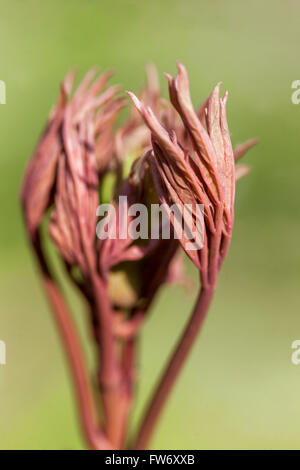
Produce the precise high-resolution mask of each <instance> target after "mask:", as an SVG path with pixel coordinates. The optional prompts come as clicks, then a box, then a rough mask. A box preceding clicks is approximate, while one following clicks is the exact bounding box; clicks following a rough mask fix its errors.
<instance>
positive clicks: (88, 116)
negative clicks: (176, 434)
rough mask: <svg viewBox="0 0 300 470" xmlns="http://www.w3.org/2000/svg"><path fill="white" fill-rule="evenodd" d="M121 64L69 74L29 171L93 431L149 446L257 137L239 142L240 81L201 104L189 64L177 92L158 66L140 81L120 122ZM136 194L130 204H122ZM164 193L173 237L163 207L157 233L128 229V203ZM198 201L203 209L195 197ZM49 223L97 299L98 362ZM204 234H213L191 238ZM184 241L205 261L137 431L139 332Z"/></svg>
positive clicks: (160, 198) (33, 206)
mask: <svg viewBox="0 0 300 470" xmlns="http://www.w3.org/2000/svg"><path fill="white" fill-rule="evenodd" d="M110 77H111V72H105V73H103V74H102V75H100V76H98V72H97V70H96V69H93V70H91V71H90V72H88V73H87V75H86V76H85V77H84V78H83V80H82V81H81V83H80V84H79V86H78V87H77V89H75V90H74V91H73V88H74V87H73V83H74V79H75V72H74V71H70V72H69V73H68V74H67V76H66V78H65V79H64V81H63V82H62V84H61V87H60V92H59V96H58V99H57V103H56V105H55V106H54V108H53V110H52V111H51V113H50V115H49V119H48V122H47V123H46V126H45V129H44V131H43V133H42V136H41V138H40V140H39V142H38V145H37V147H36V150H35V152H34V154H33V156H32V158H31V160H30V162H29V165H28V167H27V170H26V172H25V176H24V181H23V185H22V191H21V202H22V207H23V213H24V220H25V225H26V228H27V232H28V237H29V240H30V242H31V246H32V248H33V251H34V253H35V255H36V260H37V263H38V265H39V268H40V275H41V279H42V283H43V286H44V289H45V293H46V296H47V298H48V301H49V303H50V307H51V309H52V312H53V315H54V317H55V319H56V324H57V327H58V329H59V332H60V335H61V338H62V342H63V344H64V347H65V350H66V354H67V358H68V361H69V366H70V369H71V371H72V375H73V381H74V389H75V391H76V396H77V402H78V410H79V415H80V418H81V427H82V431H83V434H84V436H85V438H86V441H87V444H88V445H89V447H90V448H94V449H123V448H126V447H128V446H131V447H133V448H146V447H147V446H148V445H149V441H150V438H151V436H152V434H153V431H154V429H155V425H156V423H157V420H158V418H159V416H160V413H161V410H162V409H163V407H164V405H165V403H166V400H167V398H168V396H169V394H170V391H171V388H172V386H173V384H174V382H175V379H176V378H177V376H178V374H179V372H180V370H181V368H182V366H183V364H184V362H185V360H186V357H187V355H188V352H189V350H190V348H191V346H192V344H193V342H194V340H195V338H196V336H197V334H198V332H199V330H200V327H201V326H202V323H203V320H204V317H205V315H206V313H207V311H208V308H209V305H210V301H211V298H212V295H213V292H214V289H215V286H216V282H217V277H218V272H219V269H220V267H221V265H222V263H223V261H224V259H225V257H226V255H227V252H228V247H229V243H230V240H231V234H232V228H233V221H234V198H235V181H236V179H238V178H240V177H241V176H243V175H245V174H246V173H247V172H248V167H247V166H245V165H239V164H238V165H237V164H236V162H237V160H239V159H240V158H241V157H242V155H243V154H244V153H245V152H246V151H247V150H248V149H250V148H251V147H252V146H253V145H254V144H255V143H256V141H255V140H254V139H253V140H250V141H248V142H246V143H244V144H241V145H239V146H237V147H236V148H235V149H234V150H233V149H232V144H231V138H230V133H229V129H228V123H227V117H226V104H227V99H228V93H227V92H226V93H225V95H224V96H223V97H221V96H220V84H217V85H216V87H215V88H214V89H213V91H212V93H211V95H210V96H209V97H208V98H207V99H206V100H204V102H203V103H202V104H201V105H200V106H199V107H198V108H197V109H195V108H194V106H193V104H192V100H191V97H190V91H189V82H188V75H187V72H186V70H185V68H184V66H183V65H182V64H180V63H179V64H178V74H177V76H176V78H173V77H172V76H171V75H169V74H166V77H167V80H168V84H169V95H170V102H169V101H167V100H165V99H163V98H162V97H161V96H160V88H159V81H158V76H157V72H156V69H155V68H154V67H153V66H149V67H148V68H147V81H146V85H145V86H144V87H143V88H142V89H141V90H140V92H139V93H137V96H136V95H134V94H133V93H129V95H130V97H131V99H132V101H133V106H131V107H130V109H129V112H128V113H127V117H126V119H125V121H123V124H121V125H119V126H118V125H117V123H118V122H119V116H120V112H121V111H122V110H123V108H124V107H125V106H126V105H127V104H128V100H127V99H126V95H123V94H120V92H121V88H120V87H118V86H109V85H108V81H109V79H110ZM122 198H123V199H122ZM124 198H125V199H126V204H121V203H120V201H122V200H124ZM103 203H106V204H110V205H111V206H112V207H113V208H114V214H115V222H116V224H115V227H114V236H113V237H110V236H107V237H105V238H103V239H102V238H101V237H100V238H99V237H97V236H96V227H97V224H98V223H99V217H102V216H103V214H102V213H100V212H99V204H103ZM159 203H160V204H163V206H164V208H165V212H166V214H165V215H166V217H167V218H168V219H169V222H170V227H171V228H170V235H171V236H170V237H169V239H166V238H165V237H164V236H163V224H162V222H161V221H160V220H159V221H158V223H157V227H158V228H157V229H156V232H157V234H158V236H156V237H155V238H151V233H152V232H153V230H152V231H151V229H153V220H147V231H148V232H149V237H146V236H145V237H143V240H137V239H135V238H133V237H132V236H131V233H130V231H129V230H127V229H125V232H124V224H125V223H126V227H128V226H129V225H130V222H132V212H131V210H130V208H132V207H133V206H134V205H135V204H144V205H145V207H147V208H149V209H150V208H151V207H152V206H153V205H154V204H155V205H157V204H159ZM174 204H175V205H176V207H177V208H178V210H179V214H180V216H181V219H180V222H178V219H177V218H176V216H175V215H174V211H173V210H172V207H173V205H174ZM199 205H201V206H202V207H203V208H204V218H203V217H201V218H200V216H199V213H198V212H197V210H196V208H197V207H198V206H199ZM186 208H188V210H186ZM156 222H157V221H156ZM182 224H184V226H185V227H187V228H188V232H189V233H190V234H192V236H188V235H187V231H183V232H182V233H183V236H181V237H180V236H178V232H179V229H181V228H182V227H181V225H182ZM44 225H47V228H48V233H49V235H50V237H51V239H52V241H53V243H54V244H55V246H56V248H57V253H58V256H59V257H60V258H61V260H62V261H63V263H62V264H63V268H64V271H65V275H66V276H67V277H68V279H69V281H70V282H71V283H72V284H73V286H74V288H75V289H77V290H78V292H79V294H80V295H81V296H82V297H83V298H84V299H85V305H86V306H87V311H88V318H89V325H90V329H91V331H92V336H91V341H92V342H93V343H94V346H95V351H96V364H97V369H96V370H94V371H90V370H89V369H88V367H87V361H86V359H85V354H84V351H83V348H82V345H81V341H80V339H79V335H78V332H77V329H76V327H75V325H74V322H73V318H72V313H71V311H70V309H69V307H68V305H67V302H66V299H65V296H64V294H63V292H62V290H61V288H60V286H59V283H58V280H57V275H56V273H55V272H54V271H53V269H52V263H51V259H50V258H51V257H50V256H49V253H48V252H47V249H46V247H45V244H44V237H45V236H46V235H45V231H44V230H42V227H43V226H44ZM200 232H201V233H200ZM121 233H122V236H118V235H120V234H121ZM124 234H125V235H124ZM176 235H177V236H176ZM198 235H199V237H200V235H201V237H200V238H201V241H202V243H201V246H200V245H199V247H198V248H197V249H196V250H195V249H194V250H189V249H187V247H188V246H189V243H190V242H191V241H197V239H198ZM184 252H186V254H187V255H188V257H190V258H191V260H192V261H193V263H194V265H195V266H196V268H197V269H198V270H199V273H200V284H199V295H198V299H197V301H196V305H195V307H194V310H193V313H192V315H191V317H190V319H189V320H187V325H186V329H185V330H184V332H183V333H182V336H181V338H180V339H179V341H178V344H177V347H176V348H175V351H174V353H173V355H172V356H171V359H170V362H169V363H168V364H167V366H166V368H165V371H164V373H163V375H162V377H161V379H160V381H159V382H158V385H157V387H156V389H155V390H154V392H153V395H152V398H151V400H150V402H149V404H148V405H147V406H146V409H145V413H144V416H143V418H142V421H141V423H140V425H139V426H138V427H137V429H136V430H135V436H133V437H131V439H130V440H129V439H128V438H129V436H128V433H129V424H130V411H131V409H132V405H133V403H134V400H135V384H136V380H137V370H136V369H137V367H136V364H137V356H138V351H137V348H136V343H137V339H138V337H139V336H140V332H141V327H142V326H143V324H144V323H145V320H146V318H147V316H148V314H149V311H150V308H151V306H152V304H153V301H154V300H155V298H156V296H157V294H158V292H159V290H160V289H161V288H162V287H163V286H164V285H166V284H167V283H170V282H181V283H187V282H188V281H187V278H186V276H185V275H184V270H183V262H182V256H183V255H184ZM95 378H96V383H97V389H95V387H94V386H93V384H94V383H95ZM99 402H100V403H101V409H99V406H97V404H98V403H99ZM128 443H129V444H128Z"/></svg>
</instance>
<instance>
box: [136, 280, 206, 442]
mask: <svg viewBox="0 0 300 470" xmlns="http://www.w3.org/2000/svg"><path fill="white" fill-rule="evenodd" d="M213 293H214V287H209V288H203V287H202V289H201V291H200V294H199V297H198V299H197V301H196V305H195V308H194V311H193V314H192V316H191V318H190V320H189V322H188V325H187V326H186V328H185V331H184V332H183V334H182V336H181V339H180V341H179V343H178V345H177V347H176V349H175V351H174V353H173V355H172V357H171V360H170V362H169V364H168V366H167V368H166V369H165V372H164V373H163V375H162V378H161V380H160V381H159V384H158V386H157V388H156V391H155V393H154V395H153V398H152V400H151V401H150V404H149V405H148V408H147V411H146V414H145V416H144V419H143V421H142V424H141V427H140V429H139V432H138V435H137V439H136V444H135V446H134V448H135V449H146V448H147V447H148V445H149V441H150V439H151V437H152V434H153V432H154V428H155V426H156V424H157V421H158V419H159V417H160V414H161V412H162V409H163V407H164V405H165V403H166V401H167V398H168V397H169V394H170V392H171V390H172V388H173V386H174V384H175V381H176V379H177V377H178V375H179V373H180V372H181V370H182V367H183V365H184V363H185V361H186V358H187V356H188V354H189V352H190V350H191V348H192V346H193V344H194V342H195V340H196V338H197V336H198V333H199V331H200V329H201V327H202V325H203V322H204V319H205V316H206V313H207V311H208V309H209V306H210V302H211V300H212V297H213Z"/></svg>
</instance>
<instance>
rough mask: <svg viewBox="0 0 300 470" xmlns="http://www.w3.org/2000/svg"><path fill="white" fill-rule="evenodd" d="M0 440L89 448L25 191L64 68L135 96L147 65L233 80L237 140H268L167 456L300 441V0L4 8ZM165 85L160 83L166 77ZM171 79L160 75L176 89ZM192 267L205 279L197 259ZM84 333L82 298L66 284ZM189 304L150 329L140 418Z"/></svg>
mask: <svg viewBox="0 0 300 470" xmlns="http://www.w3.org/2000/svg"><path fill="white" fill-rule="evenodd" d="M0 12H1V13H0V79H1V80H4V81H5V82H6V85H7V104H6V105H1V106H0V123H1V125H0V143H1V147H0V148H1V158H0V168H1V185H0V204H1V220H2V222H1V231H0V259H1V264H0V299H1V304H0V305H1V315H0V339H1V340H4V341H5V342H6V345H7V364H6V365H5V366H3V365H2V366H0V448H3V449H17V448H23V449H24V448H25V449H31V448H33V449H72V448H83V447H84V442H83V440H82V438H81V434H80V431H79V429H78V425H77V424H78V423H77V417H76V411H75V407H74V401H73V395H72V389H71V387H70V383H69V377H68V370H67V367H66V365H65V362H64V356H63V354H62V350H61V346H60V343H59V341H58V337H57V334H56V331H55V329H54V325H53V322H52V319H51V316H50V313H49V311H48V308H47V305H46V303H45V300H44V297H43V294H42V292H41V288H40V284H39V279H38V277H37V275H36V272H35V269H34V266H33V263H32V259H31V256H30V253H29V250H28V247H27V244H26V241H25V238H24V231H23V227H22V221H21V217H20V210H19V205H18V192H19V186H20V181H21V177H22V173H23V169H24V165H25V163H26V161H27V160H28V158H29V156H30V154H31V153H32V150H33V148H34V146H35V143H36V140H37V138H38V135H39V133H40V131H41V129H42V127H43V123H44V121H45V118H46V116H47V114H48V111H49V109H50V107H51V106H52V103H53V101H54V99H55V97H56V94H57V91H58V84H59V82H60V80H61V79H62V77H63V76H64V74H65V73H66V71H67V70H68V69H69V68H70V67H72V66H74V65H75V66H76V67H78V70H79V72H80V75H82V74H83V73H84V72H85V71H86V70H87V69H89V68H90V67H91V66H93V65H99V66H100V67H101V68H102V69H106V68H114V69H115V70H116V72H117V73H116V76H115V77H114V79H113V81H114V82H118V83H121V84H123V85H124V87H125V89H130V90H134V89H136V87H138V86H139V85H140V84H141V83H142V82H143V81H144V70H143V67H144V64H145V62H148V61H153V62H155V63H156V64H157V66H158V68H159V72H160V73H161V74H162V72H164V71H168V72H171V73H175V62H176V60H177V59H180V60H181V61H182V62H183V63H184V64H185V65H186V67H187V69H188V72H189V74H190V81H191V88H192V95H193V100H194V102H195V104H198V103H200V102H201V101H202V99H203V98H204V97H206V95H207V94H208V93H209V91H210V90H211V89H212V87H213V85H214V84H215V83H216V82H217V81H220V80H222V81H223V83H224V87H223V88H224V90H225V87H226V89H228V90H229V92H230V99H229V106H228V113H229V124H230V129H231V132H232V139H233V142H234V143H237V142H240V141H243V140H245V139H247V138H249V137H253V136H258V137H259V138H260V144H259V146H258V147H257V148H256V149H254V150H252V151H251V153H250V154H249V155H248V156H247V157H246V159H245V162H249V163H250V164H251V166H252V172H251V174H250V175H248V176H247V177H246V178H244V179H243V180H242V181H240V182H239V183H238V190H237V203H236V224H235V231H234V237H233V243H232V246H231V251H230V256H229V257H228V259H227V261H226V263H225V265H224V268H223V271H222V273H221V276H220V279H219V285H218V289H217V294H216V297H215V300H214V303H213V306H212V308H211V311H210V313H209V316H208V319H207V322H206V324H205V328H204V330H203V332H202V334H201V337H200V338H199V340H198V342H197V345H196V347H195V348H194V350H193V353H192V355H191V357H190V359H189V361H188V363H187V365H186V367H185V370H184V372H183V374H182V375H181V377H180V381H179V383H178V385H177V387H176V389H175V391H174V393H173V395H172V397H171V399H170V401H169V404H168V407H167V408H166V410H165V413H164V415H163V418H162V420H161V422H160V425H159V427H158V430H157V433H156V436H155V439H154V441H153V448H157V449H166V448H168V449H176V448H177V449H218V448H219V449H239V448H244V449H266V448H267V449H280V448H297V449H298V448H300V400H299V394H300V365H299V366H298V367H297V366H295V365H293V364H292V363H291V352H292V349H291V343H292V341H293V340H295V339H299V338H300V315H299V313H300V312H299V310H300V300H299V262H300V259H299V258H300V256H299V247H298V242H299V238H300V221H299V203H300V191H299V176H300V155H299V148H300V132H299V123H300V105H298V106H296V105H293V104H292V102H291V93H292V90H291V83H292V81H293V80H296V79H300V67H299V29H300V28H299V14H300V4H299V2H298V1H296V0H294V1H292V0H285V1H283V0H282V1H279V0H272V1H271V0H265V1H264V2H261V1H258V0H255V1H252V2H241V1H238V0H236V1H234V0H227V1H226V2H225V1H222V0H219V1H218V0H206V1H204V0H203V1H200V0H189V1H187V0H185V1H183V0H164V1H161V0H160V1H158V0H152V1H151V2H146V1H137V0H134V1H133V0H132V1H129V0H117V1H111V0H110V1H107V0H104V1H100V0H99V1H96V0H88V1H84V0H72V1H70V0H64V1H63V2H62V1H58V0H51V1H49V0H48V1H43V2H41V1H37V0H24V1H17V0H9V1H8V0H6V1H3V0H1V1H0ZM162 81H164V79H163V78H162ZM165 92H166V87H165V84H164V93H165ZM188 270H189V271H190V272H191V273H192V275H193V276H195V272H194V270H193V268H192V267H191V266H189V267H188ZM69 297H70V300H71V302H72V305H73V306H74V307H75V310H76V315H77V319H78V322H79V324H80V326H81V328H82V330H83V329H84V327H85V324H84V316H83V315H82V312H81V311H80V310H81V305H80V302H79V300H78V298H76V297H74V295H73V294H72V293H71V292H69ZM192 304H193V298H192V297H191V296H188V295H186V294H185V292H184V291H183V290H181V289H179V288H178V287H170V288H168V289H167V290H165V291H164V292H162V293H161V295H160V298H159V301H158V302H157V304H156V306H155V308H154V310H153V313H152V315H151V317H150V318H149V321H148V323H147V326H146V327H145V329H144V330H143V334H142V341H141V348H140V349H141V358H140V361H139V362H140V383H139V387H138V390H137V392H138V401H137V407H136V409H135V414H134V421H136V420H137V418H138V415H139V413H140V412H141V408H142V403H143V401H144V400H145V398H146V397H147V396H149V393H150V390H151V387H152V385H153V383H154V381H155V378H156V376H157V374H158V372H159V370H160V369H161V367H162V365H163V363H164V362H165V360H166V357H167V355H168V354H169V352H170V350H171V348H172V346H173V344H174V343H175V340H176V337H177V335H178V333H179V331H180V329H181V328H182V326H183V324H184V322H185V321H186V319H187V316H188V313H189V311H190V309H191V307H192Z"/></svg>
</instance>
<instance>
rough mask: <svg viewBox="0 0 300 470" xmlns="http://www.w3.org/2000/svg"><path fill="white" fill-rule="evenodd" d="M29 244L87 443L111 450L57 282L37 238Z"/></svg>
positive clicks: (94, 447)
mask: <svg viewBox="0 0 300 470" xmlns="http://www.w3.org/2000/svg"><path fill="white" fill-rule="evenodd" d="M31 241H32V245H33V247H34V251H35V253H36V255H37V259H38V262H39V266H40V269H41V273H42V279H43V285H44V288H45V292H46V295H47V297H48V301H49V303H50V306H51V308H52V311H53V313H54V317H55V320H56V323H57V326H58V329H59V332H60V335H61V338H62V342H63V345H64V348H65V351H66V355H67V358H68V361H69V365H70V369H71V372H72V375H73V380H74V383H75V390H76V394H77V401H78V408H79V414H80V418H81V421H82V427H83V430H84V434H85V437H86V440H87V443H88V445H89V446H90V447H91V448H92V449H95V450H108V449H112V446H111V444H110V442H109V441H108V440H107V439H106V437H105V435H104V433H103V432H102V431H101V429H99V427H98V423H97V418H96V409H95V404H94V401H93V396H92V392H91V389H90V385H89V378H88V372H87V369H86V367H85V360H84V357H83V352H82V349H81V345H80V342H79V339H78V335H77V332H76V329H75V326H74V324H73V322H72V318H71V315H70V313H69V311H68V308H67V306H66V304H65V301H64V299H63V296H62V294H61V291H60V289H59V287H58V285H57V282H56V280H55V279H54V277H53V276H52V274H51V272H50V269H49V266H48V263H47V260H46V258H45V256H44V253H43V250H42V248H41V245H40V239H39V236H38V235H37V237H36V238H35V239H34V240H33V239H32V240H31Z"/></svg>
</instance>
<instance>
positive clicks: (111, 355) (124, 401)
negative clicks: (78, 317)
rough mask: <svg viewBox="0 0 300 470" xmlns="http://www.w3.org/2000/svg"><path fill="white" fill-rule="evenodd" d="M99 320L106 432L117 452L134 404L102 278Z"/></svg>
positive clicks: (97, 286)
mask: <svg viewBox="0 0 300 470" xmlns="http://www.w3.org/2000/svg"><path fill="white" fill-rule="evenodd" d="M92 284H93V289H94V296H95V302H96V307H97V313H98V319H99V332H98V334H99V348H100V358H99V359H100V370H99V384H100V392H101V398H102V403H103V408H104V415H105V431H106V434H107V437H108V439H109V440H110V442H111V443H112V445H113V446H114V448H115V449H120V448H121V447H122V443H123V440H124V437H125V431H126V423H127V417H128V413H129V407H130V402H129V400H128V396H127V391H126V386H125V381H124V377H123V375H122V365H121V361H120V358H119V357H118V355H117V347H116V344H115V339H114V332H113V321H112V320H113V317H112V312H111V307H110V302H109V299H108V297H107V291H106V287H105V285H104V283H103V281H102V279H101V278H99V277H98V276H97V275H96V274H94V276H93V278H92Z"/></svg>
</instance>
